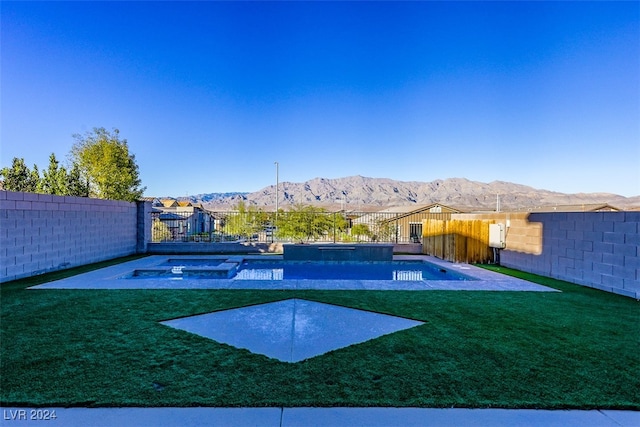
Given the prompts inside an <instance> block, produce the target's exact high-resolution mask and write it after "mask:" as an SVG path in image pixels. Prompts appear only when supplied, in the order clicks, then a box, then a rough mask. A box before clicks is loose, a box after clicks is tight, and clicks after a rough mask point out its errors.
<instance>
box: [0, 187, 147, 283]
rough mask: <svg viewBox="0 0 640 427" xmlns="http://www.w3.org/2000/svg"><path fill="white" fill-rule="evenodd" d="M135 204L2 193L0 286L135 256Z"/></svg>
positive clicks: (0, 195) (0, 202)
mask: <svg viewBox="0 0 640 427" xmlns="http://www.w3.org/2000/svg"><path fill="white" fill-rule="evenodd" d="M137 211H138V209H137V207H136V203H129V202H121V201H112V200H100V199H90V198H85V197H66V196H52V195H47V194H35V193H17V192H10V191H0V282H6V281H9V280H14V279H19V278H23V277H29V276H33V275H36V274H40V273H45V272H48V271H54V270H61V269H65V268H69V267H74V266H79V265H84V264H89V263H92V262H98V261H104V260H107V259H112V258H117V257H120V256H125V255H130V254H133V253H136V243H137V234H138V233H137V231H138V230H137V222H138V221H137Z"/></svg>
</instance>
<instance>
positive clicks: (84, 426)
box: [0, 407, 640, 427]
mask: <svg viewBox="0 0 640 427" xmlns="http://www.w3.org/2000/svg"><path fill="white" fill-rule="evenodd" d="M0 409H1V410H2V416H3V419H2V425H7V426H16V427H18V426H41V425H47V426H64V427H88V426H90V427H113V426H127V427H129V426H132V427H135V426H157V427H209V426H215V427H220V426H239V427H244V426H263V427H313V426H322V427H343V426H344V427H354V426H370V427H391V426H402V427H409V426H414V427H431V426H434V427H435V426H437V427H458V426H483V427H485V426H486V427H497V426H501V427H514V426H517V427H541V426H544V427H577V426H580V427H638V426H640V412H638V411H616V410H597V409H594V410H588V411H581V410H541V409H517V410H514V409H464V408H456V409H441V408H280V407H278V408H203V407H198V408H91V409H87V408H52V407H50V408H39V409H40V412H39V413H38V412H37V410H36V409H35V408H16V407H4V408H0ZM45 411H48V412H46V413H47V414H51V412H52V411H55V417H56V418H55V419H49V420H43V419H37V416H38V415H41V416H42V415H44V414H45ZM31 415H33V418H31Z"/></svg>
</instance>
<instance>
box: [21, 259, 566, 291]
mask: <svg viewBox="0 0 640 427" xmlns="http://www.w3.org/2000/svg"><path fill="white" fill-rule="evenodd" d="M169 259H171V260H175V259H191V260H193V259H201V260H202V259H211V260H219V261H220V262H221V263H225V262H226V263H241V262H242V260H243V259H247V260H256V259H263V260H264V259H268V260H272V261H281V260H282V259H283V258H282V256H278V255H262V256H261V255H253V256H251V255H249V256H228V255H227V256H225V255H208V256H187V255H182V256H166V255H154V256H149V257H146V258H142V259H139V260H135V261H130V262H126V263H122V264H118V265H114V266H111V267H106V268H103V269H100V270H96V271H92V272H89V273H84V274H79V275H77V276H73V277H69V278H66V279H61V280H57V281H54V282H49V283H45V284H42V285H38V286H34V287H32V288H29V289H264V290H268V289H272V290H298V289H324V290H332V289H333V290H412V291H429V290H450V291H527V292H559V291H557V290H555V289H552V288H548V287H546V286H542V285H538V284H535V283H531V282H528V281H526V280H521V279H517V278H515V277H510V276H506V275H503V274H499V273H495V272H493V271H489V270H485V269H483V268H479V267H475V266H472V265H469V264H460V263H451V262H448V261H443V260H440V259H437V258H434V257H431V256H426V255H402V256H394V258H393V259H394V261H426V262H429V263H431V264H434V265H437V266H438V267H440V268H443V269H446V270H449V271H455V272H458V273H462V274H465V275H468V276H471V277H472V278H473V279H474V280H423V281H398V280H239V279H234V278H231V279H226V278H214V279H205V278H188V277H184V278H183V277H175V278H172V277H131V275H132V274H133V272H134V271H135V270H136V269H149V268H153V267H158V266H160V265H163V264H165V263H167V261H168V260H169Z"/></svg>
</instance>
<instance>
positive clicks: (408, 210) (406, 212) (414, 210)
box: [354, 203, 464, 223]
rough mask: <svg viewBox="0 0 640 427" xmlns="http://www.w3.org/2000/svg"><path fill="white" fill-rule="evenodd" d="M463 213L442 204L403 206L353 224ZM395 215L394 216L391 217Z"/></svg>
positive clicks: (375, 214) (385, 210)
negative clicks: (424, 215) (435, 214)
mask: <svg viewBox="0 0 640 427" xmlns="http://www.w3.org/2000/svg"><path fill="white" fill-rule="evenodd" d="M443 212H445V213H446V212H450V213H464V211H462V210H460V209H457V208H454V207H451V206H446V205H443V204H442V203H431V204H428V205H419V206H415V205H408V206H407V205H405V206H394V207H390V208H386V209H382V210H379V211H376V212H371V213H368V214H366V215H362V216H361V217H359V218H357V219H356V220H354V222H355V223H359V222H362V223H367V222H369V221H375V220H376V219H383V220H386V219H388V220H390V221H391V220H396V219H400V218H404V217H407V216H411V215H417V214H429V213H443ZM393 214H395V215H393Z"/></svg>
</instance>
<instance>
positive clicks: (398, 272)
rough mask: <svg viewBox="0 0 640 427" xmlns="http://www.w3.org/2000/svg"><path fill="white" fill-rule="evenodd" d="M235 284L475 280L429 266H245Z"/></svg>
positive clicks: (400, 263)
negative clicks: (256, 282) (276, 281)
mask: <svg viewBox="0 0 640 427" xmlns="http://www.w3.org/2000/svg"><path fill="white" fill-rule="evenodd" d="M234 279H236V280H400V281H410V282H414V281H415V282H417V281H422V280H473V278H471V277H469V276H465V275H463V274H460V273H457V272H454V271H448V270H446V269H443V268H441V267H438V266H436V265H433V264H430V263H427V262H411V261H405V262H403V261H395V262H371V263H355V262H353V263H351V262H321V263H318V262H290V261H284V262H268V261H245V262H243V263H242V264H241V265H240V267H239V269H238V272H237V274H236V275H235V277H234Z"/></svg>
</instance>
